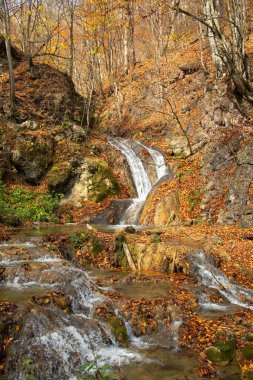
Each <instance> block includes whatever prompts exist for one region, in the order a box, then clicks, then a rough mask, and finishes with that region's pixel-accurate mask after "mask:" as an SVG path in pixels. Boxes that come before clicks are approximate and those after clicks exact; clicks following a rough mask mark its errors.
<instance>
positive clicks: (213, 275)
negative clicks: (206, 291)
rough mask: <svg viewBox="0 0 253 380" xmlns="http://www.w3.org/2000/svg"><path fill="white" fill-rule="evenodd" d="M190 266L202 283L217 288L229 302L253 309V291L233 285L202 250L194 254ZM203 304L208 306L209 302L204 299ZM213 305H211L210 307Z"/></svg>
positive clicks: (218, 306)
mask: <svg viewBox="0 0 253 380" xmlns="http://www.w3.org/2000/svg"><path fill="white" fill-rule="evenodd" d="M192 266H193V268H194V270H196V272H197V273H198V277H199V278H200V280H201V283H202V284H203V285H205V286H207V287H209V288H213V289H217V290H218V291H219V293H220V294H221V295H222V296H223V297H224V298H225V299H226V300H227V301H228V302H230V303H231V304H233V305H237V306H241V307H245V308H247V309H250V310H253V291H252V290H250V289H247V288H244V287H243V286H240V285H235V284H234V283H233V282H232V281H230V280H229V279H228V277H227V276H226V275H225V274H224V273H223V272H222V271H221V270H219V269H218V268H216V267H215V265H213V264H212V262H211V260H210V259H209V257H208V256H207V255H206V254H205V253H204V252H200V253H198V254H197V255H194V257H193V260H192ZM203 306H207V307H210V304H209V303H208V304H207V303H206V301H205V302H204V303H203ZM213 306H214V305H211V307H213ZM219 308H220V305H217V309H219Z"/></svg>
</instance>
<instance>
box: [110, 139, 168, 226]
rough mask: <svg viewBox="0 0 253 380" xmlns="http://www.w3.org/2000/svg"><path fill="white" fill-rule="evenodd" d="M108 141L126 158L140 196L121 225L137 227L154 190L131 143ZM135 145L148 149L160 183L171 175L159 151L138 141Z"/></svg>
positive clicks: (130, 207)
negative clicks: (149, 196) (145, 204)
mask: <svg viewBox="0 0 253 380" xmlns="http://www.w3.org/2000/svg"><path fill="white" fill-rule="evenodd" d="M108 141H109V143H110V144H111V145H112V146H114V147H115V148H117V149H119V150H120V151H121V153H122V154H123V155H124V156H125V157H126V160H127V163H128V165H129V169H130V171H131V175H132V178H133V182H134V185H135V188H136V191H137V194H138V198H136V199H133V200H132V203H131V205H130V206H129V207H128V209H127V210H126V211H125V213H124V215H123V217H122V219H121V223H120V224H121V225H128V224H134V225H135V224H136V223H137V220H138V216H139V213H140V211H141V209H142V207H143V205H144V203H145V200H146V199H147V196H148V194H149V193H150V191H151V189H152V183H151V180H150V178H149V174H148V172H147V170H146V169H145V166H144V164H143V162H142V160H141V159H140V157H138V154H137V153H136V152H135V151H134V150H133V149H132V148H131V147H130V146H129V143H128V142H127V141H120V140H116V139H114V138H109V139H108ZM135 143H136V144H138V145H140V146H141V147H143V148H144V149H146V150H147V151H148V152H149V154H150V156H151V157H152V160H153V162H154V165H155V168H156V173H157V181H159V180H160V179H161V178H162V177H164V176H166V175H169V174H170V171H169V168H168V167H167V166H166V162H165V159H164V157H163V155H162V154H161V153H160V152H159V151H158V150H156V149H153V148H150V147H147V146H146V145H144V144H142V143H140V142H139V141H136V142H135Z"/></svg>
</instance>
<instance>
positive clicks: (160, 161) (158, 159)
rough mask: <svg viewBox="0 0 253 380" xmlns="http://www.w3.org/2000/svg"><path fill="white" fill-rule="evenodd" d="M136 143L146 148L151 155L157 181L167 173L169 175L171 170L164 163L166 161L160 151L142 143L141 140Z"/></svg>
mask: <svg viewBox="0 0 253 380" xmlns="http://www.w3.org/2000/svg"><path fill="white" fill-rule="evenodd" d="M138 144H139V145H140V146H142V147H143V148H144V149H146V150H147V151H148V152H149V154H150V156H151V157H152V159H153V161H154V164H155V169H156V174H157V182H158V181H159V180H160V179H161V178H162V177H164V176H167V175H170V176H171V172H170V170H169V168H168V166H167V165H166V162H165V159H164V157H163V155H162V153H160V152H159V151H158V150H156V149H154V148H150V147H149V146H146V145H144V144H142V143H141V142H138Z"/></svg>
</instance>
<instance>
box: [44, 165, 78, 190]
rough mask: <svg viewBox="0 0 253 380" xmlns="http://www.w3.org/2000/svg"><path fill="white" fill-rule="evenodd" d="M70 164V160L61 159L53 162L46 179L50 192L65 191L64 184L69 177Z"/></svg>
mask: <svg viewBox="0 0 253 380" xmlns="http://www.w3.org/2000/svg"><path fill="white" fill-rule="evenodd" d="M71 174H72V165H71V163H70V162H67V161H63V162H58V163H57V164H55V165H54V166H53V167H52V168H51V170H50V172H49V174H48V179H47V186H48V190H49V191H50V192H51V193H56V192H58V193H59V192H60V193H65V192H66V189H65V188H64V187H65V185H66V184H67V183H68V181H69V180H70V178H71Z"/></svg>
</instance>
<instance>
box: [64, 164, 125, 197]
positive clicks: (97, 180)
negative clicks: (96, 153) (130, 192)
mask: <svg viewBox="0 0 253 380" xmlns="http://www.w3.org/2000/svg"><path fill="white" fill-rule="evenodd" d="M79 171H80V176H79V178H78V179H77V181H76V183H75V184H74V186H73V188H72V190H71V192H70V194H69V195H68V196H67V197H66V198H65V199H64V201H63V202H66V201H71V202H74V203H78V202H82V201H87V200H88V201H93V202H101V201H103V200H104V199H105V198H107V197H108V196H110V195H115V194H118V193H119V192H120V187H119V185H118V182H117V181H116V179H115V178H114V175H113V173H112V171H111V169H110V168H109V167H108V165H107V163H106V162H105V161H103V160H101V159H99V158H86V159H85V160H84V161H83V164H82V166H81V167H80V169H79Z"/></svg>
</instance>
